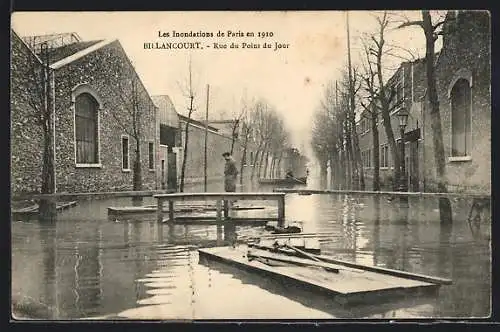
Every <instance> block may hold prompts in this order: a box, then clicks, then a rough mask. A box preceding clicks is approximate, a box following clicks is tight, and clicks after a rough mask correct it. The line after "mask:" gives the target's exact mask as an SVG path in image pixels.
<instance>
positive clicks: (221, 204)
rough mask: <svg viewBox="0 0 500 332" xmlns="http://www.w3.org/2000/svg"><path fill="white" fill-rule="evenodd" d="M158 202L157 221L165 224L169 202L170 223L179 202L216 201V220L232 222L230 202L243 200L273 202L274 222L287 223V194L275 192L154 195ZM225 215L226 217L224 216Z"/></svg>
mask: <svg viewBox="0 0 500 332" xmlns="http://www.w3.org/2000/svg"><path fill="white" fill-rule="evenodd" d="M153 197H154V198H156V200H157V210H156V212H157V220H158V222H163V213H164V206H163V205H164V202H165V201H167V202H168V214H169V218H168V221H169V222H174V220H175V217H174V215H175V206H174V203H175V202H178V201H200V200H203V201H215V202H216V216H215V220H217V222H220V221H222V220H232V219H233V218H229V211H230V206H229V205H230V202H231V201H235V200H238V201H242V200H272V201H276V202H277V203H278V217H277V218H273V220H277V221H278V226H279V227H283V225H284V222H285V194H284V193H273V192H257V193H251V192H250V193H249V192H238V193H237V192H222V193H220V192H217V193H172V194H160V195H154V196H153ZM223 213H224V215H223Z"/></svg>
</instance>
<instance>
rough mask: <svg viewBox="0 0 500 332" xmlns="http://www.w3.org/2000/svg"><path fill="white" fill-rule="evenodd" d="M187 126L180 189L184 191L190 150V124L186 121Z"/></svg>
mask: <svg viewBox="0 0 500 332" xmlns="http://www.w3.org/2000/svg"><path fill="white" fill-rule="evenodd" d="M185 126H186V128H185V129H184V151H183V158H182V167H181V183H180V186H179V191H180V192H181V193H182V192H184V178H185V175H186V159H187V151H188V140H189V124H188V123H187V122H186V123H185Z"/></svg>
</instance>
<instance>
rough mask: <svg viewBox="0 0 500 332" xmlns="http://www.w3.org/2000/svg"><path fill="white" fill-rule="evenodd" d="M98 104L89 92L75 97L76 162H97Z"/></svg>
mask: <svg viewBox="0 0 500 332" xmlns="http://www.w3.org/2000/svg"><path fill="white" fill-rule="evenodd" d="M98 110H99V104H98V103H97V101H96V100H95V99H94V97H92V96H91V95H90V94H89V93H81V94H79V95H78V96H77V97H76V98H75V149H76V163H77V164H98V163H99V151H98V148H99V144H98V142H99V141H98V126H99V123H98Z"/></svg>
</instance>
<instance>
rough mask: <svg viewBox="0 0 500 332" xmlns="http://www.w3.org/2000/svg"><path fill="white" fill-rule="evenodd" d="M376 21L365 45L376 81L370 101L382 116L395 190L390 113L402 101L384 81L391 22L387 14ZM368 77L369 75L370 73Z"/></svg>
mask: <svg viewBox="0 0 500 332" xmlns="http://www.w3.org/2000/svg"><path fill="white" fill-rule="evenodd" d="M376 21H377V23H378V32H377V33H376V34H373V35H371V36H370V42H369V43H366V44H365V49H366V51H365V52H366V56H367V58H368V59H367V62H368V63H370V64H373V65H374V69H372V71H373V73H374V74H375V77H376V80H374V82H375V83H374V84H373V88H372V90H373V91H372V93H374V95H373V96H372V99H373V100H376V102H375V103H373V105H375V107H377V108H378V109H379V110H380V114H381V115H382V120H383V124H384V130H385V134H386V137H387V141H388V143H389V147H390V150H391V156H392V160H393V161H394V175H393V177H394V181H393V189H394V190H396V189H397V180H398V179H400V177H401V156H400V153H399V151H398V147H397V145H396V140H395V138H394V132H393V129H392V124H391V112H392V111H394V110H396V109H397V108H399V107H400V106H401V105H402V103H403V102H404V101H403V100H402V99H401V100H396V97H397V93H396V89H395V88H394V86H393V85H389V84H387V83H386V82H385V80H384V71H385V68H384V57H385V56H386V55H387V52H386V51H387V48H386V39H385V34H386V32H387V30H388V29H389V26H390V25H391V24H392V23H393V22H391V21H390V20H389V16H388V14H387V12H383V13H382V14H381V15H380V16H376ZM389 51H392V49H389ZM368 75H371V73H369V74H368ZM365 79H366V76H365ZM365 83H366V81H365ZM375 87H376V89H375ZM402 144H403V143H402Z"/></svg>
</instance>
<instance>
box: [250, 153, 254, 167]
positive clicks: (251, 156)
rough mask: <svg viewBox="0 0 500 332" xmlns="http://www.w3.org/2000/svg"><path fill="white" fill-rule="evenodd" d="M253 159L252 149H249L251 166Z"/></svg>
mask: <svg viewBox="0 0 500 332" xmlns="http://www.w3.org/2000/svg"><path fill="white" fill-rule="evenodd" d="M253 163H254V160H253V151H250V166H253Z"/></svg>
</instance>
